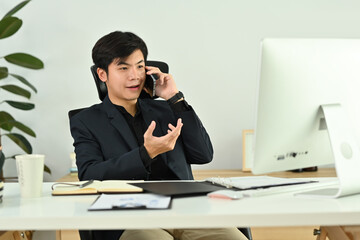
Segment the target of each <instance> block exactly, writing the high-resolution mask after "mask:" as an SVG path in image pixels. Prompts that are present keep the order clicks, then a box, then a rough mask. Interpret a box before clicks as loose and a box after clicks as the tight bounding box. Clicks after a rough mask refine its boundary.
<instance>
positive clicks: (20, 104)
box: [4, 100, 35, 110]
mask: <svg viewBox="0 0 360 240" xmlns="http://www.w3.org/2000/svg"><path fill="white" fill-rule="evenodd" d="M4 102H6V103H7V104H9V105H10V106H12V107H14V108H17V109H21V110H31V109H34V108H35V105H34V104H33V103H27V102H15V101H10V100H5V101H4Z"/></svg>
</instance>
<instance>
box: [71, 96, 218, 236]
mask: <svg viewBox="0 0 360 240" xmlns="http://www.w3.org/2000/svg"><path fill="white" fill-rule="evenodd" d="M139 105H140V107H141V111H142V115H143V118H144V120H145V122H146V124H147V125H148V126H149V125H150V123H151V121H152V120H154V121H156V128H155V130H154V133H153V134H154V135H155V136H163V135H165V134H166V133H167V129H168V124H169V123H171V124H173V125H174V126H175V125H176V122H177V119H178V118H182V121H183V123H184V125H183V127H182V130H181V134H180V136H179V138H178V140H177V142H176V145H175V148H174V150H172V151H169V152H167V153H163V154H161V157H162V158H163V159H164V160H165V162H166V164H167V165H168V167H169V168H170V169H171V170H172V171H173V172H174V173H175V174H176V176H177V177H178V178H179V179H184V180H187V179H193V175H192V172H191V167H190V164H204V163H208V162H210V161H211V160H212V157H213V148H212V145H211V141H210V138H209V136H208V134H207V132H206V130H205V128H204V127H203V125H202V123H201V121H200V119H199V118H198V117H197V115H196V114H195V112H194V110H192V109H191V110H189V111H186V112H181V113H174V112H173V111H172V110H171V108H170V107H169V105H168V103H167V102H166V101H158V100H152V99H139ZM70 127H71V134H72V136H73V138H74V147H75V153H76V162H77V166H78V171H79V179H80V180H88V179H97V180H109V179H146V177H147V175H148V172H147V170H146V168H145V166H144V164H143V162H142V160H141V158H140V151H139V146H138V143H137V141H136V138H135V136H134V135H133V133H132V131H131V129H130V128H129V126H128V124H127V122H126V120H125V118H124V117H123V115H122V114H121V113H120V112H119V111H118V110H117V109H116V107H115V106H114V105H113V104H112V103H111V102H110V100H109V98H108V97H106V98H105V99H104V101H103V102H102V103H100V104H97V105H94V106H92V107H90V108H87V109H85V110H82V111H81V112H79V113H77V114H76V115H75V116H73V117H72V118H71V119H70ZM122 232H123V230H111V231H103V230H101V231H91V235H92V239H93V240H103V239H107V240H118V239H119V237H120V236H121V234H122ZM86 234H88V232H87V231H80V236H82V238H84V237H85V235H86Z"/></svg>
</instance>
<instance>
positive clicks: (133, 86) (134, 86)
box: [127, 84, 140, 90]
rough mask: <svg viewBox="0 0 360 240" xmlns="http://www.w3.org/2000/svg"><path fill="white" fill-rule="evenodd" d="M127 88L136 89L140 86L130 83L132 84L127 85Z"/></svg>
mask: <svg viewBox="0 0 360 240" xmlns="http://www.w3.org/2000/svg"><path fill="white" fill-rule="evenodd" d="M127 88H129V89H131V90H137V89H139V88H140V84H138V85H132V86H129V87H127Z"/></svg>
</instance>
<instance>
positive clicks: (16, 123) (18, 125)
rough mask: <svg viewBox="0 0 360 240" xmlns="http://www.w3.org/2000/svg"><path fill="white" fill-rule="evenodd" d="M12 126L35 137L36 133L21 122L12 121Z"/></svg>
mask: <svg viewBox="0 0 360 240" xmlns="http://www.w3.org/2000/svg"><path fill="white" fill-rule="evenodd" d="M13 126H14V127H16V128H17V129H19V130H21V131H23V132H24V133H26V134H28V135H30V136H32V137H36V133H35V132H34V131H33V130H32V129H31V128H29V127H28V126H26V125H25V124H23V123H21V122H18V121H14V122H13Z"/></svg>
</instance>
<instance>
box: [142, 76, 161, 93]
mask: <svg viewBox="0 0 360 240" xmlns="http://www.w3.org/2000/svg"><path fill="white" fill-rule="evenodd" d="M157 79H158V77H157V75H155V74H151V75H146V79H145V87H146V88H147V89H148V90H149V92H150V95H151V97H152V98H156V97H157V96H156V94H155V88H156V80H157Z"/></svg>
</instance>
